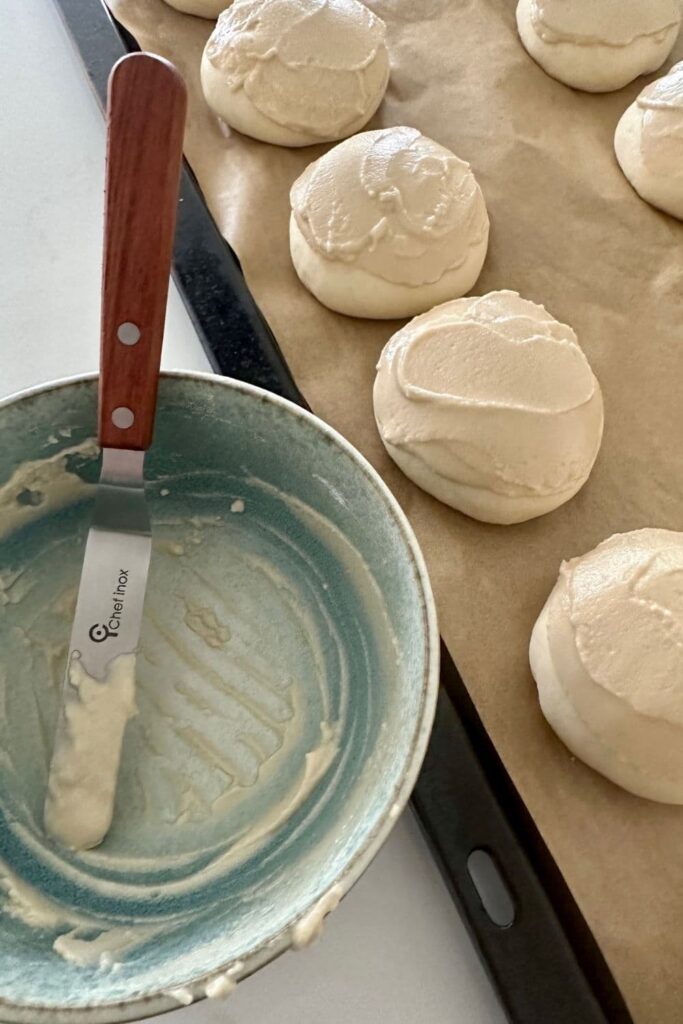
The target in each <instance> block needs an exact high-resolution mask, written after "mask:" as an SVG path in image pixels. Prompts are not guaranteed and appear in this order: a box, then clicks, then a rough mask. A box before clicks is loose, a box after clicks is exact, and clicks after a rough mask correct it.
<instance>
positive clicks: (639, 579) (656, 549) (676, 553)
mask: <svg viewBox="0 0 683 1024" xmlns="http://www.w3.org/2000/svg"><path fill="white" fill-rule="evenodd" d="M560 578H561V579H562V580H563V583H564V594H563V604H564V610H565V614H567V615H568V617H569V621H570V623H571V627H572V630H573V634H574V643H575V647H576V651H577V653H578V656H579V658H580V660H581V664H582V665H583V667H584V669H585V670H586V672H587V673H588V675H589V676H590V678H591V679H592V680H593V682H595V683H596V684H597V685H598V686H601V687H602V688H603V689H604V690H606V691H607V692H609V693H611V694H613V695H614V696H615V697H618V698H619V699H620V700H622V701H625V702H626V703H627V704H628V705H629V706H630V707H631V708H632V709H633V710H634V711H636V712H637V713H638V714H641V715H646V716H649V717H651V718H657V719H662V720H664V721H666V722H670V723H673V724H676V725H679V726H680V725H683V533H677V532H674V531H672V530H636V531H634V532H633V533H628V534H616V535H615V536H613V537H610V538H609V540H606V541H604V542H603V543H602V544H599V545H598V547H597V548H595V550H593V551H590V552H589V553H588V554H586V555H583V556H581V557H580V558H575V559H572V560H571V561H570V562H564V563H563V565H562V568H561V570H560Z"/></svg>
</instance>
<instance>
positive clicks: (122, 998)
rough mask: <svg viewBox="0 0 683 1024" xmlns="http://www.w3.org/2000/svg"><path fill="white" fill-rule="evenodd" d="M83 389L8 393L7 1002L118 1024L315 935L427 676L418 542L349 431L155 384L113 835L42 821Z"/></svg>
mask: <svg viewBox="0 0 683 1024" xmlns="http://www.w3.org/2000/svg"><path fill="white" fill-rule="evenodd" d="M95 413H96V382H95V380H94V379H91V378H89V379H79V380H73V381H67V382H64V383H60V384H56V385H51V386H48V387H45V388H39V389H36V390H33V391H31V392H27V393H24V394H22V395H20V396H18V397H17V398H15V399H11V400H9V401H6V402H4V403H3V404H2V405H0V437H1V439H2V444H1V445H0V701H1V702H2V709H3V710H2V714H0V911H1V912H0V1017H2V1019H3V1020H6V1021H22V1022H25V1021H31V1022H34V1021H43V1020H45V1021H49V1022H50V1024H58V1022H60V1021H69V1022H72V1021H98V1022H99V1021H124V1020H133V1019H136V1018H139V1017H141V1016H145V1015H148V1014H153V1013H159V1012H161V1011H163V1010H166V1009H169V1008H171V1007H173V1006H177V1005H179V1004H180V1003H185V1002H189V1001H190V1000H191V999H197V998H201V997H202V996H203V995H205V994H209V995H211V994H220V993H221V992H225V991H227V990H228V989H229V988H230V987H231V986H232V985H233V983H234V981H236V980H239V978H241V977H243V976H245V975H247V974H248V973H250V972H252V971H254V970H255V969H256V968H258V967H260V966H261V965H263V964H264V963H266V962H267V961H269V960H271V959H272V958H273V957H275V956H277V955H278V954H279V953H281V952H283V951H284V950H286V949H287V948H288V947H290V946H291V945H304V944H306V942H307V941H308V940H309V939H310V938H311V937H312V935H313V934H314V933H315V932H316V930H317V926H318V924H319V922H320V920H321V919H322V917H323V916H324V913H325V912H326V911H327V910H329V909H330V908H331V907H333V906H334V905H335V904H336V902H337V901H338V899H339V898H340V897H341V896H342V895H343V894H344V893H345V892H346V891H347V890H348V889H349V888H350V886H351V885H352V884H353V883H354V882H355V880H356V879H357V878H358V877H359V875H360V874H361V872H362V871H363V869H364V868H365V867H366V866H367V864H368V863H369V861H370V860H371V858H372V857H373V855H374V854H375V853H376V852H377V850H378V849H379V847H380V846H381V844H382V842H383V841H384V839H385V838H386V836H387V834H388V833H389V831H390V829H391V826H392V823H393V821H394V820H395V819H396V817H397V816H398V814H399V812H400V810H401V809H402V807H403V805H404V803H405V802H406V800H407V798H408V795H409V793H410V790H411V788H412V786H413V783H414V781H415V777H416V774H417V771H418V768H419V765H420V763H421V760H422V757H423V754H424V750H425V746H426V743H427V738H428V734H429V729H430V725H431V721H432V716H433V711H434V702H435V695H436V688H437V659H438V644H437V629H436V621H435V613H434V605H433V601H432V597H431V593H430V589H429V583H428V580H427V575H426V572H425V567H424V563H423V560H422V557H421V554H420V551H419V549H418V547H417V544H416V541H415V538H414V536H413V534H412V531H411V529H410V527H409V525H408V523H407V521H406V519H405V517H404V516H403V514H402V513H401V511H400V509H399V507H398V505H397V504H396V502H395V501H394V499H393V498H392V496H391V494H390V493H389V491H388V490H387V489H386V487H385V486H384V484H383V483H382V481H381V480H380V479H379V477H378V476H377V474H376V473H375V472H374V471H373V470H372V469H371V467H370V466H369V465H368V463H367V462H365V460H364V459H363V458H362V457H361V456H360V455H359V454H358V453H357V452H356V451H354V450H353V449H352V448H351V447H350V446H349V445H348V444H347V443H346V442H345V441H344V440H343V439H342V438H341V437H340V436H339V435H338V434H336V433H335V432H334V431H333V430H331V429H330V428H329V427H327V426H325V425H324V424H323V423H321V422H320V421H319V420H317V419H316V418H315V417H313V416H311V415H310V414H308V413H306V412H302V411H301V410H300V409H298V408H297V407H295V406H293V405H291V404H290V403H288V402H285V401H283V400H281V399H279V398H275V397H273V396H272V395H270V394H268V393H266V392H263V391H260V390H258V389H256V388H253V387H249V386H247V385H244V384H240V383H237V382H234V381H230V380H226V379H223V378H217V377H212V376H208V375H202V374H173V375H167V376H165V377H164V378H163V380H162V382H161V387H160V394H159V408H158V414H157V428H156V435H155V442H154V447H153V449H152V450H151V452H150V453H149V455H148V459H147V479H148V481H149V483H148V496H149V503H150V509H151V515H152V523H153V531H154V538H155V548H154V555H153V559H152V570H151V574H150V582H149V589H148V595H147V602H146V606H145V621H144V625H143V634H142V640H141V649H140V653H139V655H138V661H137V683H138V698H137V704H138V714H137V715H136V716H135V717H134V718H133V719H131V721H130V723H129V725H128V728H127V732H126V738H125V742H124V751H123V761H122V769H121V773H120V778H119V788H118V793H117V803H116V811H115V818H114V825H113V827H112V830H111V832H110V833H109V835H108V836H107V838H106V840H105V842H104V843H103V844H102V846H101V847H100V848H99V849H97V850H93V851H90V852H87V853H82V854H77V853H73V852H69V851H65V850H63V849H61V848H60V847H59V846H58V845H57V844H55V843H54V842H52V841H51V840H50V839H48V838H46V836H45V835H44V834H43V831H42V827H41V818H42V803H43V797H44V792H45V785H46V774H47V766H48V760H49V754H50V748H51V738H52V733H53V728H54V722H55V716H56V711H57V706H58V701H59V691H60V685H61V677H62V674H63V671H64V658H65V655H66V647H67V641H68V637H69V631H70V619H71V616H72V614H73V603H74V599H75V593H76V587H77V583H78V577H79V571H80V560H81V557H82V551H83V542H84V536H85V532H86V530H87V526H88V522H89V515H90V511H91V508H92V501H93V491H94V483H95V481H96V480H97V476H98V454H97V449H96V447H95V445H94V443H93V442H92V440H91V439H92V437H93V433H94V429H95Z"/></svg>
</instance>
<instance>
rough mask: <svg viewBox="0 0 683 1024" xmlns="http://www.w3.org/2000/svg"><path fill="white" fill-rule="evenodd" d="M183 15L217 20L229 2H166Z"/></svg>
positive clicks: (209, 0) (220, 0)
mask: <svg viewBox="0 0 683 1024" xmlns="http://www.w3.org/2000/svg"><path fill="white" fill-rule="evenodd" d="M166 3H167V4H169V5H170V6H171V7H175V9H176V10H177V11H182V12H183V14H196V15H197V16H198V17H200V18H212V19H213V18H217V17H218V15H219V14H220V13H221V11H224V10H225V8H226V7H228V6H229V4H230V0H166Z"/></svg>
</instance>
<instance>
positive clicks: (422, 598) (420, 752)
mask: <svg viewBox="0 0 683 1024" xmlns="http://www.w3.org/2000/svg"><path fill="white" fill-rule="evenodd" d="M160 377H161V378H162V379H170V380H192V381H198V382H201V383H205V384H209V385H213V386H214V387H224V388H227V389H228V390H233V391H239V392H242V393H243V394H245V395H249V396H252V397H253V398H255V399H259V400H261V401H265V402H267V403H270V404H271V405H273V406H276V407H278V408H280V409H282V410H283V411H284V412H286V413H287V414H289V415H291V416H293V417H294V418H295V419H299V420H301V421H303V422H304V423H307V424H308V425H309V426H311V427H313V428H314V429H315V430H317V431H318V432H319V433H321V434H322V435H323V436H325V437H326V438H327V439H328V440H330V441H332V442H333V443H334V444H336V446H337V447H338V448H339V449H341V450H342V451H343V452H344V453H345V454H346V455H347V456H348V457H349V458H350V459H351V461H352V462H353V463H354V465H355V467H356V468H357V470H358V471H360V472H362V473H363V475H364V476H365V477H366V479H367V480H368V481H369V482H370V484H371V485H372V486H373V487H374V489H375V491H376V493H377V495H378V497H379V499H380V500H381V502H382V503H383V504H384V506H385V508H386V511H387V513H388V514H389V515H390V516H391V518H392V519H393V520H394V522H395V524H396V526H397V527H398V529H399V532H400V534H401V536H402V538H403V541H404V544H405V546H406V549H407V552H408V555H409V558H410V562H411V564H412V567H413V572H414V579H415V582H416V584H417V593H418V600H419V602H420V606H421V611H422V625H423V641H424V662H425V668H424V672H423V676H422V679H421V682H420V694H421V700H420V711H419V714H418V716H417V719H416V722H415V728H414V732H413V737H412V741H411V745H410V750H409V753H408V757H407V760H406V764H405V767H404V771H403V774H402V777H401V780H400V782H399V783H398V785H397V786H396V787H395V788H394V791H393V792H392V793H391V794H390V796H389V798H388V800H387V801H386V804H385V807H384V808H383V810H382V811H381V813H380V815H379V818H378V821H377V824H376V826H375V828H374V830H373V831H372V832H370V833H369V834H368V835H367V836H366V838H365V839H364V841H363V842H362V843H361V844H360V845H359V846H357V847H356V849H355V851H354V852H353V854H352V855H351V856H350V857H349V859H348V861H347V862H346V865H345V867H344V868H343V870H342V871H341V872H340V874H339V875H338V877H337V878H336V879H335V881H334V882H333V883H332V884H331V885H330V886H328V887H327V888H326V890H325V891H324V892H323V893H321V894H320V895H318V896H317V897H316V898H315V899H314V900H313V901H312V902H311V904H310V905H309V906H308V907H307V908H306V909H305V910H304V911H302V912H300V913H298V914H297V915H296V916H295V917H292V919H291V920H289V921H288V923H287V924H286V925H284V926H283V927H282V928H281V929H280V930H279V931H278V932H277V934H276V935H274V936H273V937H272V938H270V939H266V940H265V941H263V942H262V943H260V944H259V946H257V947H256V948H255V949H253V950H252V951H251V952H250V953H249V954H248V955H247V956H246V957H243V958H242V959H241V961H240V963H241V966H240V968H239V971H236V972H235V973H234V974H231V977H234V979H235V981H242V980H244V979H245V978H247V977H249V975H251V974H253V973H254V972H255V971H257V970H258V969H259V968H260V967H263V966H265V965H266V964H267V963H270V962H271V961H272V960H274V959H276V958H277V957H278V956H280V955H281V954H282V953H284V952H286V951H287V950H288V949H290V948H291V945H292V943H291V935H292V928H293V926H294V925H295V924H296V922H297V921H299V920H300V919H301V918H302V917H305V916H306V914H307V913H308V912H309V911H310V910H311V909H312V908H313V907H315V906H316V904H317V903H318V902H319V901H320V900H321V898H323V897H324V896H325V895H326V894H327V893H328V892H329V891H330V890H332V889H334V890H335V891H336V893H338V894H339V896H340V898H343V897H344V896H345V895H346V894H347V893H348V892H349V890H350V889H351V888H352V887H353V886H354V885H355V883H356V882H357V881H358V879H359V878H360V876H361V875H362V874H363V872H364V871H365V870H366V868H367V867H368V866H369V864H370V863H371V861H372V860H373V859H374V857H375V856H376V854H377V853H378V852H379V850H380V849H381V847H382V846H383V845H384V842H385V841H386V839H387V838H388V836H389V834H390V833H391V831H392V829H393V827H394V825H395V824H396V821H397V820H398V817H399V816H400V813H401V812H402V811H403V809H404V807H405V805H406V804H407V802H408V800H409V798H410V794H411V792H412V790H413V787H414V785H415V782H416V781H417V776H418V774H419V770H420V768H421V766H422V761H423V759H424V756H425V753H426V750H427V743H428V741H429V736H430V733H431V728H432V723H433V720H434V714H435V711H436V700H437V694H438V687H439V630H438V624H437V616H436V605H435V602H434V597H433V594H432V589H431V584H430V581H429V576H428V573H427V566H426V563H425V560H424V556H423V554H422V551H421V550H420V546H419V544H418V541H417V538H416V536H415V533H414V531H413V528H412V526H411V525H410V523H409V521H408V518H407V516H406V514H405V513H404V511H403V509H402V508H401V506H400V505H399V503H398V501H397V500H396V498H395V497H394V495H393V494H392V492H391V491H390V490H389V488H388V487H387V485H386V484H385V483H384V481H383V480H382V478H381V476H380V475H379V473H378V472H377V470H376V469H375V468H374V467H373V466H372V465H371V463H370V462H369V461H368V460H367V459H366V458H365V456H364V455H362V454H361V453H360V452H359V451H358V449H357V448H355V447H354V446H353V445H352V444H351V443H350V442H349V441H347V440H346V438H345V437H343V436H342V435H341V434H340V433H339V432H338V431H337V430H335V428H334V427H331V426H330V425H329V424H327V423H325V422H324V421H323V420H321V419H320V418H319V417H318V416H316V415H315V414H314V413H313V412H309V411H308V410H307V409H304V408H302V407H301V406H299V405H297V404H296V403H294V402H291V401H289V399H286V398H283V397H282V396H281V395H277V394H275V393H273V392H271V391H268V390H266V389H265V388H261V387H257V386H256V385H254V384H248V383H246V382H245V381H240V380H237V379H235V378H233V377H226V376H222V375H220V374H216V373H210V372H205V371H200V370H177V369H172V370H162V371H161V373H160ZM98 378H99V374H98V373H97V372H96V371H92V372H89V373H82V374H74V375H71V376H68V377H63V378H59V379H57V380H54V381H47V382H45V383H42V384H36V385H32V386H31V387H28V388H25V389H22V390H21V391H18V392H15V393H14V394H12V395H8V396H6V397H5V398H2V399H0V412H2V411H3V410H5V409H6V408H8V407H9V406H12V405H15V404H18V403H20V402H22V401H24V400H26V399H30V398H35V397H38V396H40V395H42V394H47V393H49V392H52V391H57V390H61V389H63V388H68V387H70V386H73V385H76V384H86V383H92V382H94V381H96V380H98ZM235 965H236V961H235V959H233V960H229V961H226V962H225V963H223V964H221V966H220V967H219V968H217V969H215V970H213V971H211V972H209V973H208V974H205V975H200V976H198V977H196V978H193V979H192V980H190V981H185V982H183V981H179V982H178V985H177V986H176V987H177V988H178V989H181V988H187V989H189V990H190V991H191V992H192V994H193V1000H192V1002H193V1004H194V1003H197V1002H200V1001H201V1000H202V999H203V998H205V993H204V989H205V986H206V985H207V984H208V983H209V982H211V981H212V980H214V979H215V978H217V977H220V976H221V975H223V974H225V972H226V971H229V970H230V968H231V967H232V966H235ZM74 978H75V979H76V978H77V975H75V976H74ZM195 989H196V992H195ZM169 991H172V989H169V988H166V989H165V990H159V991H156V992H151V993H150V994H148V995H144V996H133V997H132V998H130V999H125V1000H119V1001H114V1002H97V1003H93V1004H90V1005H83V1006H75V1007H74V1006H71V1007H61V1008H60V1007H56V1006H54V1005H52V1006H47V1005H46V1004H39V1003H30V1004H29V1003H21V1004H17V1003H12V1002H10V1001H7V1000H5V999H2V998H1V997H0V1009H1V1010H2V1014H3V1019H4V1020H5V1021H7V1024H42V1022H43V1021H49V1022H50V1024H123V1022H125V1021H134V1020H142V1019H144V1018H145V1017H150V1016H152V1015H155V1014H160V1013H165V1012H167V1011H169V1010H174V1009H179V1008H180V1006H181V1005H182V1004H181V1003H180V1001H179V1000H177V999H175V998H174V997H173V996H171V995H169Z"/></svg>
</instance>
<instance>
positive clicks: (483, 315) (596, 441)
mask: <svg viewBox="0 0 683 1024" xmlns="http://www.w3.org/2000/svg"><path fill="white" fill-rule="evenodd" d="M374 405H375V419H376V420H377V426H378V428H379V432H380V436H381V438H382V441H383V442H384V446H385V448H386V449H387V451H388V453H389V455H390V456H391V457H392V459H393V460H394V462H395V463H396V464H397V465H398V466H399V467H400V468H401V469H402V470H403V472H404V473H405V474H406V476H408V477H410V479H411V480H413V482H414V483H416V484H417V485H418V487H421V488H422V489H423V490H425V491H427V492H428V493H429V494H433V495H434V497H435V498H438V499H439V501H443V502H445V503H446V504H447V505H452V506H453V508H457V509H459V510H460V511H461V512H465V513H466V515H468V516H472V517H473V518H474V519H481V520H483V521H484V522H486V523H519V522H522V521H523V520H525V519H533V518H534V517H535V516H541V515H543V514H544V513H545V512H550V511H551V510H552V509H554V508H557V507H558V505H561V504H562V503H563V502H565V501H568V500H569V499H570V498H571V497H573V496H574V495H575V494H576V492H577V491H578V490H579V488H580V487H581V486H582V485H583V484H584V483H585V482H586V479H587V478H588V474H589V473H590V471H591V468H592V466H593V463H594V462H595V459H596V456H597V454H598V449H599V448H600V441H601V438H602V424H603V411H602V394H601V392H600V385H599V384H598V382H597V380H596V378H595V377H594V375H593V371H592V370H591V368H590V366H589V365H588V360H587V359H586V357H585V355H584V354H583V352H582V350H581V348H580V347H579V344H578V342H577V340H576V335H575V334H574V331H573V330H572V329H571V327H567V326H566V324H561V323H558V321H557V320H554V319H553V317H552V316H550V314H549V313H547V312H546V311H545V309H544V308H543V306H537V305H536V304H535V303H534V302H529V301H528V300H527V299H522V298H520V296H519V295H518V294H517V293H516V292H511V291H501V292H491V293H490V294H489V295H483V296H481V297H480V298H468V299H458V300H456V301H455V302H445V303H444V304H443V305H442V306H437V307H436V309H432V310H430V312H429V313H424V314H423V315H422V316H418V317H416V318H415V319H414V320H411V322H410V323H409V324H407V325H406V326H405V327H404V328H402V330H400V331H398V332H397V333H396V334H395V335H394V336H393V338H391V339H390V340H389V342H388V343H387V345H386V346H385V348H384V351H383V352H382V355H381V357H380V360H379V365H378V367H377V377H376V379H375V390H374Z"/></svg>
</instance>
